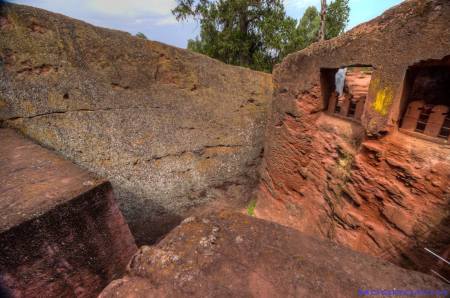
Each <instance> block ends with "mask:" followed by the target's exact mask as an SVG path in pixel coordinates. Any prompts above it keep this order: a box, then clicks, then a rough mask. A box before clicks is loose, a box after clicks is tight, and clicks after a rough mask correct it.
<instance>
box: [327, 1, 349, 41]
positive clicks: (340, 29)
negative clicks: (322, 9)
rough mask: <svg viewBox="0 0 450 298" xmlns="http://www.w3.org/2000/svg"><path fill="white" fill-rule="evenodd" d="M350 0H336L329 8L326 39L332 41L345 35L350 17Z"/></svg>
mask: <svg viewBox="0 0 450 298" xmlns="http://www.w3.org/2000/svg"><path fill="white" fill-rule="evenodd" d="M348 1H349V0H335V1H333V2H331V3H330V4H329V5H328V7H327V14H326V22H325V38H326V39H331V38H334V37H336V36H338V35H340V34H342V33H344V30H345V27H346V26H347V24H348V18H349V15H350V7H349V5H348Z"/></svg>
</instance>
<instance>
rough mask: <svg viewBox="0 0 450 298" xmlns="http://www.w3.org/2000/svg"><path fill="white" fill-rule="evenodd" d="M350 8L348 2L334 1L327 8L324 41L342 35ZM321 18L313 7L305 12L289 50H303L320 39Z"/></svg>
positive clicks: (343, 0) (346, 0) (345, 0)
mask: <svg viewBox="0 0 450 298" xmlns="http://www.w3.org/2000/svg"><path fill="white" fill-rule="evenodd" d="M349 14H350V7H349V5H348V0H335V1H333V2H331V3H330V4H329V5H328V6H327V11H326V18H325V20H326V22H325V26H324V29H325V39H331V38H334V37H336V36H338V35H340V34H342V33H343V32H344V30H345V27H346V26H347V23H348V18H349ZM320 29H321V18H320V12H319V10H318V9H317V8H316V7H315V6H310V7H308V8H307V9H306V10H305V13H304V14H303V17H302V18H301V19H300V21H299V23H298V27H297V33H296V37H295V38H294V39H293V40H291V43H292V44H291V46H290V48H294V49H295V51H298V50H301V49H304V48H306V47H308V46H309V45H310V44H312V43H314V42H316V41H318V40H319V39H320V36H319V35H320Z"/></svg>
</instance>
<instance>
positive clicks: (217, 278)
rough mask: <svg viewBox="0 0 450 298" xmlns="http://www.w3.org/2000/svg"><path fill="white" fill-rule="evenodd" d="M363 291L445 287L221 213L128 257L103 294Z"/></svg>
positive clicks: (338, 293)
mask: <svg viewBox="0 0 450 298" xmlns="http://www.w3.org/2000/svg"><path fill="white" fill-rule="evenodd" d="M367 289H372V290H375V289H397V290H399V289H409V290H414V289H433V290H442V291H448V289H449V287H448V286H445V284H444V283H441V282H440V281H438V280H437V279H435V278H434V277H431V276H427V275H425V274H422V273H418V272H412V271H407V270H404V269H401V268H399V267H396V266H394V265H392V264H390V263H387V262H383V261H380V260H377V259H375V258H373V257H370V256H367V255H363V254H360V253H356V252H354V251H351V250H349V249H347V248H343V247H341V246H339V245H336V244H333V243H331V242H329V241H322V240H318V239H315V238H312V237H308V236H306V235H304V234H302V233H300V232H298V231H296V230H294V229H290V228H286V227H283V226H281V225H278V224H275V223H270V222H267V221H264V220H260V219H256V218H252V217H249V216H246V215H242V214H237V213H231V212H229V211H221V212H216V213H213V214H208V215H205V216H198V217H192V218H188V219H186V220H185V221H184V222H183V223H182V224H181V225H180V226H179V227H177V228H176V229H174V230H173V231H171V232H170V233H169V234H168V236H167V237H166V238H164V239H163V240H162V241H161V242H160V243H158V244H157V245H156V246H152V247H149V246H144V247H141V249H140V250H139V251H138V252H137V253H136V254H135V255H134V256H133V257H132V259H131V261H130V263H129V265H128V274H127V275H126V276H125V277H124V278H122V279H119V280H116V281H114V282H112V283H111V284H110V285H109V286H108V287H107V288H106V289H105V290H104V291H103V292H102V294H101V295H100V296H99V297H101V298H107V297H346V298H347V297H358V290H367Z"/></svg>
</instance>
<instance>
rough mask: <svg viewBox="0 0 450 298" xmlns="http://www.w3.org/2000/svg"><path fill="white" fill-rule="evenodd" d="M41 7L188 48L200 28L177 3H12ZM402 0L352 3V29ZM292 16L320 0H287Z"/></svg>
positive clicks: (79, 0)
mask: <svg viewBox="0 0 450 298" xmlns="http://www.w3.org/2000/svg"><path fill="white" fill-rule="evenodd" d="M9 2H14V3H19V4H26V5H31V6H35V7H40V8H43V9H47V10H50V11H54V12H58V13H62V14H64V15H67V16H70V17H73V18H76V19H80V20H83V21H86V22H88V23H91V24H94V25H97V26H101V27H107V28H114V29H118V30H123V31H128V32H130V33H132V34H136V33H137V32H143V33H144V34H145V35H146V36H147V37H148V38H149V39H152V40H157V41H160V42H164V43H167V44H170V45H174V46H177V47H181V48H184V47H186V44H187V40H188V39H189V38H194V37H195V36H196V35H197V34H198V31H199V26H198V25H197V24H196V23H193V22H184V23H178V22H176V20H175V19H174V17H173V16H172V15H171V12H170V10H171V9H172V8H173V7H175V6H176V1H175V0H127V1H123V0H9ZM401 2H402V0H350V8H351V11H350V22H349V25H348V28H349V29H350V28H352V27H354V26H356V25H358V24H360V23H362V22H365V21H368V20H370V19H372V18H374V17H376V16H378V15H380V14H381V13H382V12H383V11H385V10H386V9H388V8H390V7H392V6H394V5H397V4H399V3H401ZM284 3H285V7H286V12H287V14H288V15H290V16H292V17H294V18H296V19H299V18H300V17H301V16H302V15H303V12H304V11H305V9H306V8H307V7H308V6H310V5H315V6H316V7H319V5H320V0H285V1H284Z"/></svg>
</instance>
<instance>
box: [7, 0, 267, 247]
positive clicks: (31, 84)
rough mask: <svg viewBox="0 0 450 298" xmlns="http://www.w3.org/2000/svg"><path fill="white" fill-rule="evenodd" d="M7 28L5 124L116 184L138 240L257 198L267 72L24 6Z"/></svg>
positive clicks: (12, 8)
mask: <svg viewBox="0 0 450 298" xmlns="http://www.w3.org/2000/svg"><path fill="white" fill-rule="evenodd" d="M0 30H1V31H0V35H1V38H0V58H1V66H0V67H1V69H0V121H1V122H2V123H3V126H8V127H13V128H16V129H19V130H20V131H21V132H22V133H24V134H25V135H27V136H29V137H31V138H33V139H34V140H36V141H38V142H40V143H42V144H44V145H45V146H47V147H49V148H52V149H54V150H56V151H58V152H60V153H61V154H63V155H64V156H65V157H67V158H69V159H71V160H72V161H74V162H76V163H77V164H79V165H81V166H83V167H85V168H87V169H89V170H91V171H93V172H95V173H97V174H99V175H101V176H102V177H105V178H106V179H108V180H109V181H111V183H112V185H113V188H114V191H115V193H116V195H117V200H118V202H119V204H120V208H121V210H122V212H123V213H124V215H125V217H126V219H127V221H128V223H129V224H130V227H131V230H132V232H133V234H134V235H135V237H136V239H137V241H138V243H150V242H152V241H155V240H156V239H158V238H159V237H160V236H161V235H162V234H164V233H165V232H167V231H168V230H170V229H171V228H172V227H173V226H174V225H176V224H177V223H178V222H179V221H180V220H181V219H182V218H183V217H185V216H187V215H188V214H189V212H190V211H191V210H192V208H194V207H197V206H199V205H202V204H204V203H206V202H210V201H217V200H221V199H223V200H224V201H226V202H227V203H231V204H236V205H239V204H245V202H246V201H247V200H249V199H250V194H249V193H250V191H251V189H253V188H254V186H255V185H256V182H257V173H256V167H257V165H258V164H259V163H260V159H261V153H262V149H263V133H264V126H265V122H266V111H267V107H268V105H269V101H270V99H271V96H272V78H271V75H269V74H265V73H259V72H254V71H251V70H248V69H244V68H240V67H233V66H229V65H225V64H223V63H221V62H218V61H216V60H213V59H211V58H208V57H206V56H203V55H199V54H195V53H192V52H189V51H187V50H182V49H178V48H174V47H170V46H167V45H163V44H160V43H157V42H152V41H147V40H144V39H142V38H136V37H133V36H131V35H130V34H128V33H124V32H119V31H115V30H108V29H103V28H98V27H94V26H91V25H89V24H86V23H84V22H80V21H77V20H74V19H71V18H67V17H64V16H62V15H58V14H54V13H50V12H46V11H44V10H40V9H35V8H31V7H26V6H18V5H12V4H2V10H1V16H0Z"/></svg>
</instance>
